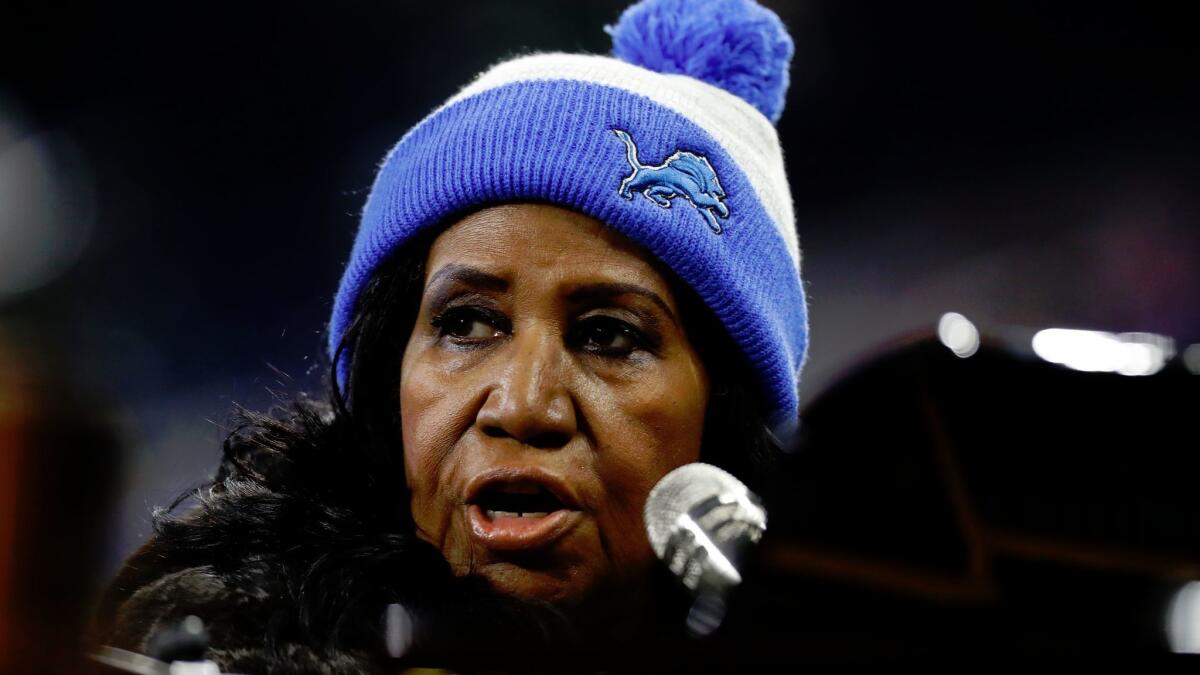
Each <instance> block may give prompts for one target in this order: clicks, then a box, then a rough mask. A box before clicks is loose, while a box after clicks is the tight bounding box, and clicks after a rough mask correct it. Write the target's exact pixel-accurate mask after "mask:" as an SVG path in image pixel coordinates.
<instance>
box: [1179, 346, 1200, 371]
mask: <svg viewBox="0 0 1200 675" xmlns="http://www.w3.org/2000/svg"><path fill="white" fill-rule="evenodd" d="M1183 366H1184V367H1185V368H1187V369H1188V370H1190V371H1192V373H1193V374H1195V375H1200V345H1188V347H1187V349H1185V350H1183Z"/></svg>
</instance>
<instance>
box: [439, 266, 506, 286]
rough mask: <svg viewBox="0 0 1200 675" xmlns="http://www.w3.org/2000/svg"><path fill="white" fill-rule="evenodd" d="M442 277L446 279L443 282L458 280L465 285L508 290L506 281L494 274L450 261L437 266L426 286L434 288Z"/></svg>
mask: <svg viewBox="0 0 1200 675" xmlns="http://www.w3.org/2000/svg"><path fill="white" fill-rule="evenodd" d="M442 279H446V282H445V283H451V282H458V283H461V284H464V285H467V286H473V287H475V288H479V289H483V290H487V291H504V290H508V281H507V280H505V279H502V278H500V277H498V276H496V275H494V274H488V273H487V272H484V271H483V270H481V269H478V268H476V267H471V266H470V265H458V264H455V263H450V264H448V265H443V266H442V267H439V268H438V271H436V272H434V273H433V274H432V275H431V276H430V277H429V281H428V282H427V283H426V284H425V287H426V288H434V287H435V286H437V285H439V282H440V281H441V280H442Z"/></svg>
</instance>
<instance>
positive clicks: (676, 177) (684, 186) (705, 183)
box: [613, 129, 729, 234]
mask: <svg viewBox="0 0 1200 675" xmlns="http://www.w3.org/2000/svg"><path fill="white" fill-rule="evenodd" d="M613 133H614V134H616V135H617V138H619V139H621V142H623V143H624V144H625V158H626V159H628V160H629V166H630V167H631V168H632V169H633V173H631V174H629V176H628V177H626V178H625V180H623V181H621V187H620V188H619V189H618V190H617V194H619V195H621V196H622V197H624V198H625V199H633V193H634V192H641V193H642V196H643V197H645V198H646V199H649V200H650V201H652V202H654V203H655V204H657V205H658V206H661V207H662V208H664V209H669V208H671V200H672V199H674V198H676V197H682V198H684V199H686V200H687V202H688V203H689V204H691V205H692V206H694V207H695V208H696V210H697V211H699V212H700V215H702V216H704V220H705V222H706V223H708V227H709V228H710V229H711V230H712V231H713V232H714V233H716V234H721V224H720V223H718V222H717V216H720V217H722V218H728V217H729V207H728V206H726V205H725V190H724V189H723V188H722V187H721V182H720V181H718V180H717V172H716V171H713V168H712V165H711V164H709V163H708V159H706V158H704V157H701V156H700V155H697V154H695V153H691V152H687V151H684V150H676V151H675V154H673V155H671V156H670V157H668V158H667V159H666V160H665V161H664V162H663V163H662V164H659V165H658V166H650V165H647V164H642V163H641V162H640V161H638V149H637V145H635V144H634V142H633V138H632V137H630V135H629V134H628V133H627V132H625V131H622V130H620V129H613Z"/></svg>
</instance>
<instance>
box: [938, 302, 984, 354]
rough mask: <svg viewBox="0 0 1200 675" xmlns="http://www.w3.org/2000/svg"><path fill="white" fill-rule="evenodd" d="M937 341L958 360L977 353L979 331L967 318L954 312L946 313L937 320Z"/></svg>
mask: <svg viewBox="0 0 1200 675" xmlns="http://www.w3.org/2000/svg"><path fill="white" fill-rule="evenodd" d="M937 335H938V339H939V340H941V341H942V344H944V345H946V346H947V347H949V348H950V351H952V352H954V354H955V355H956V356H958V357H959V358H964V359H965V358H967V357H968V356H970V355H972V354H974V353H975V352H977V351H979V330H978V329H976V328H975V324H973V323H971V322H970V321H968V320H967V317H965V316H963V315H962V314H958V313H956V312H947V313H945V314H943V315H942V318H941V319H939V320H938V327H937Z"/></svg>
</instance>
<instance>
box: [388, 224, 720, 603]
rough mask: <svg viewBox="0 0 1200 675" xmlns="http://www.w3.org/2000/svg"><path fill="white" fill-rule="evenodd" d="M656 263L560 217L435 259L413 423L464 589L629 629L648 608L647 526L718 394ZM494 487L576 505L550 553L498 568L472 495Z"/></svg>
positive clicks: (435, 510) (419, 479) (692, 452)
mask: <svg viewBox="0 0 1200 675" xmlns="http://www.w3.org/2000/svg"><path fill="white" fill-rule="evenodd" d="M652 261H653V258H652V257H651V256H650V254H648V253H647V252H645V251H644V250H642V249H641V248H640V247H638V246H637V245H636V244H633V243H632V242H630V241H629V240H628V239H626V238H625V237H623V236H621V235H619V234H617V233H615V232H613V231H611V230H609V229H607V228H606V227H605V226H604V225H603V224H602V223H600V222H599V221H597V220H595V219H592V218H590V217H588V216H585V215H582V214H579V213H576V212H573V211H569V210H566V209H563V208H559V207H555V206H549V205H535V204H518V205H506V206H497V207H492V208H487V209H483V210H481V211H477V212H475V213H473V214H471V215H468V216H467V217H465V218H463V219H462V220H460V221H458V222H457V223H455V224H453V225H452V226H451V227H449V228H448V229H447V230H445V231H444V232H443V233H442V234H441V235H440V236H439V237H438V238H437V239H436V240H435V241H434V243H433V246H432V248H431V250H430V252H429V257H428V264H427V266H426V270H427V272H426V279H425V289H424V292H423V297H422V300H421V308H420V313H419V316H418V318H417V322H416V325H415V327H414V328H413V331H412V334H411V336H410V338H409V340H408V344H407V347H406V351H405V353H404V359H403V363H402V366H401V378H400V408H401V418H402V430H403V442H404V449H405V456H404V461H405V471H406V474H407V480H408V484H409V487H410V489H411V491H412V513H413V518H414V520H415V522H416V525H417V532H418V535H419V536H420V537H421V538H423V539H425V540H426V541H429V542H430V543H432V544H433V545H434V546H436V547H437V548H439V549H440V550H441V552H442V554H443V555H444V556H445V558H446V559H447V560H448V561H449V562H450V564H451V566H452V568H453V569H454V570H455V571H456V572H457V573H458V574H478V575H481V576H483V577H484V578H486V579H487V580H488V581H489V582H490V583H491V584H492V585H493V586H494V587H495V588H497V589H498V590H500V591H501V592H504V593H506V594H510V595H514V596H517V597H520V598H526V599H536V600H545V601H549V602H552V603H555V604H556V605H558V606H560V607H564V608H568V609H570V608H575V609H579V608H581V607H587V608H589V610H595V609H596V608H597V607H605V606H610V607H611V606H614V605H621V606H624V607H625V608H626V610H627V613H628V612H631V611H634V610H636V607H637V605H638V603H639V602H640V601H641V600H642V599H643V598H645V597H646V593H645V591H646V588H645V586H646V583H647V581H648V578H649V573H650V570H651V569H652V566H653V565H655V564H657V563H655V561H654V554H653V552H652V551H651V549H650V546H649V543H648V542H647V540H646V535H645V532H644V529H643V525H642V508H643V506H644V504H645V500H646V496H647V494H648V493H649V491H650V489H651V488H652V487H653V486H654V484H655V483H656V482H657V481H658V480H659V478H661V477H662V476H663V475H665V474H666V473H667V472H668V471H670V470H671V469H673V468H675V467H678V466H680V465H682V464H685V463H688V462H693V461H696V460H697V459H698V458H699V455H700V442H701V435H702V432H703V420H704V413H705V406H706V402H707V400H708V393H709V382H708V376H707V374H706V371H705V368H704V366H703V364H702V363H701V361H700V359H699V357H698V356H697V354H696V351H695V350H694V348H693V346H692V345H691V344H690V343H689V341H688V338H687V336H686V334H685V332H684V329H683V323H682V320H681V317H679V307H678V305H677V304H676V298H675V297H674V295H673V294H672V291H671V288H670V285H669V283H668V281H667V280H666V279H665V278H664V276H663V275H662V274H660V272H659V270H658V268H657V267H656V264H661V263H655V262H652ZM618 285H619V286H618ZM656 299H657V301H656ZM660 303H661V304H660ZM497 471H498V472H500V473H501V474H503V473H504V472H513V473H517V474H520V473H521V472H529V471H534V472H540V474H539V475H543V476H551V477H553V479H554V480H556V481H559V482H560V484H561V485H562V486H563V489H565V490H566V491H567V492H569V494H570V495H571V498H572V499H573V500H574V501H575V502H576V503H575V504H574V505H573V506H574V507H575V508H573V509H571V510H570V511H571V518H570V519H569V521H568V523H567V525H566V526H565V527H564V528H562V531H561V532H559V533H558V535H557V536H556V537H555V538H554V539H553V540H552V541H549V542H540V543H538V544H537V545H535V546H530V547H520V546H518V547H516V548H515V549H514V548H512V547H509V548H507V549H505V548H504V547H500V549H501V550H498V549H497V547H495V546H493V545H490V544H489V542H488V541H487V540H486V538H483V537H481V536H480V535H479V533H478V527H477V526H476V525H474V524H473V522H472V516H471V507H470V506H469V505H468V501H469V500H468V497H469V496H470V490H471V486H472V485H473V483H472V481H476V484H477V482H478V480H479V477H480V476H482V475H485V474H487V472H493V473H494V472H497ZM489 475H490V474H489ZM602 613H603V612H602Z"/></svg>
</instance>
